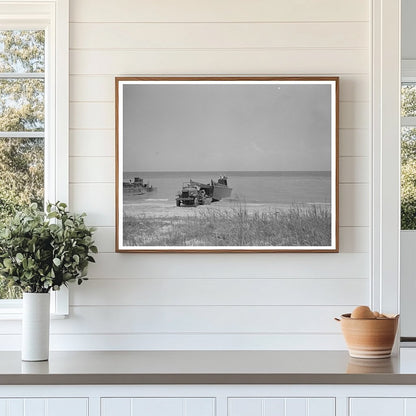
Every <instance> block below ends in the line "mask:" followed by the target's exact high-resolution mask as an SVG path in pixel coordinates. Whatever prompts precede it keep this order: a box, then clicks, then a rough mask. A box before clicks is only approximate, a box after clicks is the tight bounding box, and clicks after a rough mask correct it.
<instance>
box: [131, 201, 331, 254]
mask: <svg viewBox="0 0 416 416" xmlns="http://www.w3.org/2000/svg"><path fill="white" fill-rule="evenodd" d="M209 208H210V209H204V210H199V209H198V208H194V209H193V210H192V212H191V213H190V214H189V215H188V216H166V217H152V216H149V215H137V216H136V215H135V216H126V217H125V218H124V221H123V227H124V230H123V231H124V244H125V245H126V246H140V247H141V246H329V245H331V211H330V209H329V208H327V207H323V206H319V205H310V206H303V205H293V206H292V207H290V208H288V209H270V210H268V211H263V212H258V211H254V212H249V210H248V209H247V208H246V207H245V205H244V204H239V205H238V206H235V207H233V208H229V209H225V210H224V209H219V208H215V207H214V206H211V207H209Z"/></svg>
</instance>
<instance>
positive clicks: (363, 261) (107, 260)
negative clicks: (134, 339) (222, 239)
mask: <svg viewBox="0 0 416 416" xmlns="http://www.w3.org/2000/svg"><path fill="white" fill-rule="evenodd" d="M95 257H96V260H97V262H96V263H95V264H90V266H89V267H90V269H89V274H90V276H91V277H100V278H108V279H117V278H132V279H134V278H140V277H146V278H176V277H181V278H189V279H193V278H194V277H195V270H198V278H200V279H202V278H205V279H210V278H212V277H215V278H227V279H242V278H253V277H256V278H273V279H275V278H277V277H280V278H304V279H307V278H310V279H315V278H328V279H333V278H339V279H348V278H364V279H366V278H367V276H368V254H367V253H339V254H333V255H329V254H323V255H322V254H312V253H309V254H308V253H299V254H298V253H274V254H272V253H268V254H255V253H253V255H251V256H247V255H244V254H230V255H226V256H224V255H223V254H197V253H195V254H192V255H190V254H173V255H172V254H156V255H155V254H151V253H149V254H140V255H132V254H128V253H117V254H115V253H112V254H97V255H95ZM322 259H325V261H322ZM207 261H209V263H210V265H211V267H200V265H201V264H202V263H204V262H207ZM155 262H158V263H161V264H166V263H168V264H169V267H165V268H163V267H157V264H155ZM236 263H238V265H239V267H238V270H237V271H236V266H235V264H236ZM184 265H186V267H184ZM217 265H220V266H221V267H219V266H218V267H217ZM213 269H214V270H215V271H213ZM310 269H312V270H313V272H312V273H311V271H310Z"/></svg>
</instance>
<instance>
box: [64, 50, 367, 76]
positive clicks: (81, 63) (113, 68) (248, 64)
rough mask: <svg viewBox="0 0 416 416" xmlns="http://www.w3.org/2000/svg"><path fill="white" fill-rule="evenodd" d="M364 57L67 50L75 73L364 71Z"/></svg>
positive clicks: (352, 53)
mask: <svg viewBox="0 0 416 416" xmlns="http://www.w3.org/2000/svg"><path fill="white" fill-rule="evenodd" d="M328 62H331V65H329V64H328ZM368 62H369V59H368V51H367V50H366V49H345V50H344V49H319V48H316V49H310V48H298V49H234V50H231V49H216V50H213V49H206V50H199V49H196V50H182V49H177V50H173V49H164V50H159V49H149V50H144V49H143V50H138V51H137V50H133V51H130V50H129V51H126V50H122V49H121V50H120V49H116V50H111V51H107V50H106V51H103V50H82V49H76V50H72V51H71V52H70V72H71V74H77V75H78V74H85V75H88V74H92V75H94V74H97V75H110V74H115V75H139V74H143V75H151V74H155V75H156V74H160V75H166V74H213V75H214V74H235V75H239V74H240V75H246V74H253V75H262V74H274V75H305V74H316V75H325V74H344V73H345V74H351V73H355V74H366V73H367V72H368V69H369V67H368Z"/></svg>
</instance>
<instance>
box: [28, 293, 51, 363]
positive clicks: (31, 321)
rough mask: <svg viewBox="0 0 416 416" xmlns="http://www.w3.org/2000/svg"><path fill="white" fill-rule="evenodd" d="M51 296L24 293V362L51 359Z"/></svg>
mask: <svg viewBox="0 0 416 416" xmlns="http://www.w3.org/2000/svg"><path fill="white" fill-rule="evenodd" d="M49 326H50V295H49V293H23V322H22V335H23V336H22V360H23V361H47V360H48V358H49Z"/></svg>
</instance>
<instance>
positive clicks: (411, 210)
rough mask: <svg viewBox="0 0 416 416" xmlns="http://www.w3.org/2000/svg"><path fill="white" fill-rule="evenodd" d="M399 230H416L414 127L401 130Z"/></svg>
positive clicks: (415, 140)
mask: <svg viewBox="0 0 416 416" xmlns="http://www.w3.org/2000/svg"><path fill="white" fill-rule="evenodd" d="M401 163H402V168H401V229H402V230H416V127H402V129H401Z"/></svg>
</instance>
